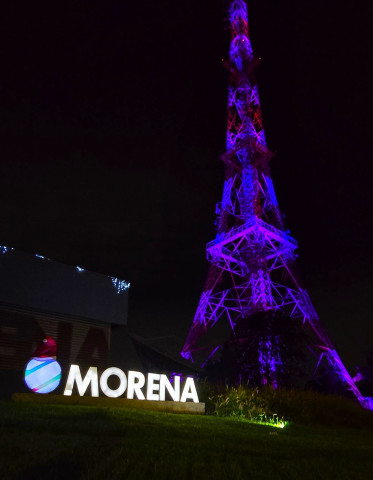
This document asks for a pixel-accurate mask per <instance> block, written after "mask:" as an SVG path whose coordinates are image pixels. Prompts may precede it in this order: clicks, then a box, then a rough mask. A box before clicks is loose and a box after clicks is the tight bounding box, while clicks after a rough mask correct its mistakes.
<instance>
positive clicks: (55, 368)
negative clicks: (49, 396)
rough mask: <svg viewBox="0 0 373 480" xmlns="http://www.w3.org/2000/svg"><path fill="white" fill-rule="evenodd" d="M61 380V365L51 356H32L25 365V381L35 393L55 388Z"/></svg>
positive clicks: (46, 391) (50, 390)
mask: <svg viewBox="0 0 373 480" xmlns="http://www.w3.org/2000/svg"><path fill="white" fill-rule="evenodd" d="M60 380H61V367H60V365H59V363H58V362H56V360H54V359H53V358H32V359H31V360H30V361H29V362H28V364H27V365H26V370H25V383H26V385H27V386H28V388H29V389H30V390H32V391H33V392H35V393H49V392H52V391H53V390H55V389H56V388H57V387H58V385H59V383H60Z"/></svg>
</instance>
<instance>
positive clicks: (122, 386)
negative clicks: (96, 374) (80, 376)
mask: <svg viewBox="0 0 373 480" xmlns="http://www.w3.org/2000/svg"><path fill="white" fill-rule="evenodd" d="M111 375H116V376H117V377H118V378H119V387H118V388H117V389H116V390H112V389H111V388H110V387H108V384H107V381H108V378H109V377H110V376H111ZM100 387H101V390H102V391H103V392H104V394H105V395H106V396H107V397H111V398H117V397H120V396H121V395H122V394H123V393H124V392H125V391H126V388H127V377H126V375H125V374H124V372H123V371H122V370H121V369H120V368H116V367H110V368H107V369H106V370H105V371H104V372H103V374H102V375H101V378H100Z"/></svg>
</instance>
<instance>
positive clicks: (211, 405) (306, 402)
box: [204, 386, 373, 428]
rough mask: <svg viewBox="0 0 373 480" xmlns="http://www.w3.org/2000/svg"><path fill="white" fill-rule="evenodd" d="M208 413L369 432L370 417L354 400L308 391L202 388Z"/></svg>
mask: <svg viewBox="0 0 373 480" xmlns="http://www.w3.org/2000/svg"><path fill="white" fill-rule="evenodd" d="M204 398H205V399H206V401H207V409H208V412H209V413H210V414H212V415H216V416H220V417H234V418H244V419H247V420H251V421H259V422H260V421H265V422H268V421H273V422H275V421H276V422H283V421H289V422H295V423H298V424H303V425H315V424H318V425H328V426H348V427H356V428H373V414H372V412H369V411H367V410H364V409H363V408H362V407H361V406H360V405H359V404H358V403H357V402H356V401H355V400H350V399H347V398H343V397H339V396H337V395H324V394H320V393H316V392H311V391H302V390H283V389H277V390H275V389H273V388H271V387H266V388H261V389H259V388H249V387H244V386H238V387H225V388H222V387H210V390H208V388H207V387H205V392H204Z"/></svg>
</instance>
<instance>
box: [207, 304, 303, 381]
mask: <svg viewBox="0 0 373 480" xmlns="http://www.w3.org/2000/svg"><path fill="white" fill-rule="evenodd" d="M308 370H309V356H308V349H307V335H306V332H305V331H304V329H303V327H302V325H301V324H297V322H295V321H294V320H293V319H289V318H288V317H286V316H284V315H282V314H281V313H280V312H277V313H276V312H272V311H270V312H259V313H257V314H255V315H251V316H250V317H248V318H244V319H241V320H240V321H239V322H237V325H236V327H235V331H234V333H233V334H232V337H231V338H230V340H229V341H227V342H226V343H225V344H224V345H223V349H222V353H221V357H220V359H219V360H218V361H217V362H215V363H210V364H208V366H207V368H206V372H207V377H208V378H209V380H210V381H212V382H215V383H216V382H224V383H228V384H230V385H236V384H240V383H242V382H244V383H248V384H250V385H255V386H260V385H262V384H263V382H267V383H273V381H274V380H276V382H277V385H280V386H282V387H299V386H301V385H303V384H304V382H305V379H306V378H307V377H308V375H307V372H308ZM274 371H275V373H274Z"/></svg>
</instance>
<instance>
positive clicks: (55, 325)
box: [0, 307, 125, 398]
mask: <svg viewBox="0 0 373 480" xmlns="http://www.w3.org/2000/svg"><path fill="white" fill-rule="evenodd" d="M121 328H125V327H121ZM46 335H50V336H51V337H53V338H54V339H55V340H56V342H57V361H58V363H59V364H60V365H61V367H62V380H61V383H60V386H59V387H58V389H57V390H56V391H55V393H60V392H59V391H60V390H61V391H62V390H63V386H64V384H65V382H66V375H67V374H68V368H69V365H70V364H72V363H75V364H78V365H80V366H81V367H82V370H84V368H85V367H89V366H97V367H98V369H99V370H100V371H101V370H104V369H105V368H107V366H108V365H109V362H110V354H109V352H110V325H108V324H104V323H103V322H97V321H88V320H84V319H81V318H74V317H66V316H59V315H57V314H46V313H40V312H30V311H22V310H19V309H14V308H13V309H10V308H9V307H8V308H6V307H2V308H0V337H1V342H0V378H1V382H0V395H1V397H2V398H4V397H7V396H9V395H11V394H12V393H13V392H22V391H27V388H26V386H25V384H24V382H23V378H24V370H25V367H26V364H27V362H28V361H29V360H30V358H31V355H32V353H33V351H34V350H35V348H36V347H37V345H38V344H40V343H41V342H42V340H43V338H45V336H46Z"/></svg>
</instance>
